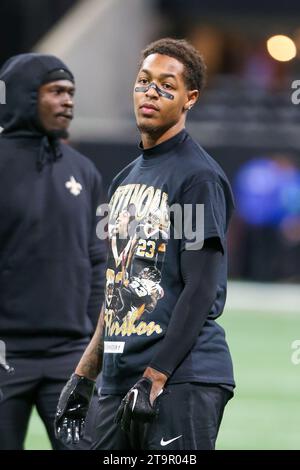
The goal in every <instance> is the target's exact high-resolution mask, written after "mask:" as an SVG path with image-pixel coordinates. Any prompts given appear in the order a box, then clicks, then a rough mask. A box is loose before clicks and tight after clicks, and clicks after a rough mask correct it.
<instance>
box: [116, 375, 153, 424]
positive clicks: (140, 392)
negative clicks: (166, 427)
mask: <svg viewBox="0 0 300 470" xmlns="http://www.w3.org/2000/svg"><path fill="white" fill-rule="evenodd" d="M151 388H152V381H151V380H150V379H147V378H146V377H143V378H142V379H140V380H139V381H138V382H137V383H136V384H135V385H134V386H133V387H132V388H131V389H130V390H129V392H128V393H127V395H126V396H125V397H124V398H123V400H122V402H121V404H120V406H119V409H118V411H117V413H116V417H115V422H116V423H117V424H120V426H121V428H122V429H123V431H125V432H129V431H130V425H131V420H137V421H140V422H143V423H146V422H149V421H152V419H154V417H155V416H156V415H157V414H158V409H157V407H156V406H155V404H156V401H154V404H153V406H152V405H151V403H150V392H151Z"/></svg>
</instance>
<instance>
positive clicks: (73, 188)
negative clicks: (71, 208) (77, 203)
mask: <svg viewBox="0 0 300 470" xmlns="http://www.w3.org/2000/svg"><path fill="white" fill-rule="evenodd" d="M65 186H66V188H68V189H69V190H70V193H71V194H73V195H74V196H79V194H80V193H81V191H82V186H81V184H80V183H78V181H76V179H75V178H74V176H71V177H70V179H69V181H67V182H66V184H65Z"/></svg>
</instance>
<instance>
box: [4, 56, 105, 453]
mask: <svg viewBox="0 0 300 470" xmlns="http://www.w3.org/2000/svg"><path fill="white" fill-rule="evenodd" d="M0 80H1V81H2V82H4V84H5V89H6V104H1V105H0V126H1V128H2V132H1V134H0V176H1V186H0V218H1V224H0V253H1V254H0V332H1V333H0V335H1V336H0V339H1V340H3V341H4V342H5V345H6V354H7V360H8V361H9V363H10V365H11V366H12V367H14V369H15V374H14V375H7V376H5V378H4V379H3V380H2V381H1V388H2V390H3V400H2V401H1V403H0V449H22V448H23V445H24V439H25V435H26V430H27V425H28V421H29V418H30V414H31V410H32V407H33V406H34V405H35V406H36V408H37V411H38V413H39V414H40V416H41V418H42V420H43V422H44V424H45V426H46V429H47V432H48V435H49V438H50V440H51V444H52V447H53V448H54V449H63V448H65V446H64V445H62V444H61V443H60V442H59V441H57V440H56V438H55V435H54V431H53V420H54V416H55V410H56V404H57V401H58V397H59V394H60V391H61V389H62V387H63V385H64V383H65V382H66V379H67V378H68V377H69V375H70V372H71V371H72V370H73V368H74V365H75V364H76V363H77V362H78V358H80V357H81V355H82V352H83V350H84V349H85V347H86V345H87V344H88V342H89V340H90V337H91V335H92V333H93V331H94V329H95V326H96V323H97V319H98V316H99V311H100V308H101V304H102V297H103V290H104V264H105V261H106V249H105V245H104V242H103V241H101V240H99V239H98V238H97V236H96V224H97V222H98V220H97V218H96V210H97V207H98V206H99V204H100V203H101V202H103V199H102V198H103V196H102V195H103V190H102V181H101V176H100V175H99V173H98V171H97V170H96V168H95V166H94V165H93V163H92V162H91V161H90V160H88V159H87V158H86V157H84V156H83V155H81V154H80V153H78V152H77V151H75V150H74V149H73V148H71V147H70V146H69V145H67V144H66V143H64V142H63V141H62V139H66V138H67V136H68V127H69V125H70V122H71V119H72V117H73V95H74V91H75V88H74V77H73V74H72V73H71V71H70V70H69V69H68V68H67V67H66V65H65V64H64V63H63V62H62V61H61V60H59V59H58V58H56V57H54V56H51V55H43V54H35V53H30V54H21V55H18V56H15V57H12V58H11V59H9V60H8V61H7V62H6V63H5V64H4V65H3V67H2V69H1V70H0ZM87 445H88V438H87V440H86V443H85V444H84V446H83V447H86V446H87Z"/></svg>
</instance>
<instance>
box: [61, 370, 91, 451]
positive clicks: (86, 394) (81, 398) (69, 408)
mask: <svg viewBox="0 0 300 470" xmlns="http://www.w3.org/2000/svg"><path fill="white" fill-rule="evenodd" d="M95 384H96V382H94V381H93V380H90V379H87V378H86V377H81V376H79V375H77V374H72V375H71V377H70V380H69V381H68V382H67V383H66V385H65V386H64V388H63V389H62V392H61V394H60V397H59V401H58V405H57V409H56V415H55V421H54V429H55V436H56V438H57V439H60V440H61V441H62V442H63V443H64V444H71V443H72V444H77V443H78V442H79V440H80V439H82V438H83V435H84V426H85V419H86V415H87V412H88V409H89V405H90V401H91V398H92V396H93V393H94V388H95Z"/></svg>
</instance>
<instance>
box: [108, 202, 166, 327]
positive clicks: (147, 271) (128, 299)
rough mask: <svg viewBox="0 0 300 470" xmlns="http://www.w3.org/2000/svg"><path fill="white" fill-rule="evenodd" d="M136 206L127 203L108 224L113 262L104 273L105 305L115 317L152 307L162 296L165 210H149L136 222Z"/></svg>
mask: <svg viewBox="0 0 300 470" xmlns="http://www.w3.org/2000/svg"><path fill="white" fill-rule="evenodd" d="M135 216H136V207H135V205H134V204H130V205H129V207H128V208H126V209H123V210H122V211H121V212H120V213H119V214H118V216H117V219H116V223H115V224H110V243H111V251H112V254H113V259H114V264H115V266H109V268H108V269H107V275H106V280H107V284H106V307H107V309H109V310H110V311H112V312H113V314H114V317H115V319H116V320H119V321H122V320H123V319H124V318H125V317H126V315H127V314H128V315H129V316H131V315H132V313H133V312H135V313H136V320H139V319H140V317H141V316H142V315H143V313H144V312H146V313H150V312H152V311H153V310H154V308H155V306H156V304H157V301H158V300H159V299H161V298H162V296H163V289H162V287H161V286H160V282H161V270H162V266H163V260H164V256H165V252H166V246H167V242H168V228H169V219H168V211H167V208H166V210H165V211H162V210H161V209H159V208H157V209H155V210H153V211H150V212H149V213H148V214H147V215H146V216H145V217H144V219H142V220H141V221H140V223H139V224H138V222H137V220H136V218H135Z"/></svg>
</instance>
